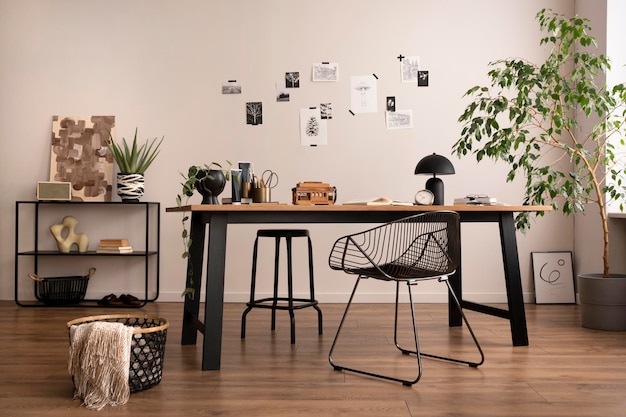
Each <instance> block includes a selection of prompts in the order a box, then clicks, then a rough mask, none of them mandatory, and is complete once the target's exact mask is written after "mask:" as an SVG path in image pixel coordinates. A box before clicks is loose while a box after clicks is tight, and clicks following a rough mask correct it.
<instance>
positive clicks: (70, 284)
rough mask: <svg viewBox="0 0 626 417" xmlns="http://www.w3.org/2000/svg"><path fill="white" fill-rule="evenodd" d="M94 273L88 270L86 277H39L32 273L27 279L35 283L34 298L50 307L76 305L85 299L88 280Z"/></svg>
mask: <svg viewBox="0 0 626 417" xmlns="http://www.w3.org/2000/svg"><path fill="white" fill-rule="evenodd" d="M95 272H96V268H90V269H89V272H88V273H87V275H84V276H72V277H48V278H44V277H40V276H39V275H37V274H34V273H32V272H30V273H28V277H29V278H30V279H32V280H33V281H35V297H36V298H37V300H39V301H43V302H44V303H46V304H50V305H67V304H77V303H80V302H81V301H83V300H84V299H85V293H86V292H87V285H88V284H89V278H91V276H92V275H93V274H94V273H95Z"/></svg>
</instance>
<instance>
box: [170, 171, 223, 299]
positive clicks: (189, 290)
mask: <svg viewBox="0 0 626 417" xmlns="http://www.w3.org/2000/svg"><path fill="white" fill-rule="evenodd" d="M226 162H227V163H228V168H223V167H222V165H221V164H220V163H217V162H211V163H210V164H208V165H206V164H205V165H203V166H199V165H192V166H190V167H189V169H188V170H187V174H186V175H185V174H183V173H182V172H181V173H180V175H181V176H182V177H183V179H184V180H185V181H184V182H182V183H181V185H182V190H181V193H180V194H178V195H177V196H176V205H177V206H178V207H183V206H186V205H187V204H188V202H189V198H191V197H192V196H193V194H194V191H196V190H197V191H198V192H199V193H200V194H202V196H203V198H202V204H219V202H218V201H217V196H218V195H219V194H220V193H221V192H222V191H223V190H224V187H225V185H226V182H227V181H228V180H229V179H230V167H231V166H232V163H231V162H230V161H228V160H227V161H226ZM208 182H210V183H212V185H211V186H206V184H207V183H208ZM188 220H189V215H188V214H187V213H186V212H183V219H182V224H183V232H182V238H183V248H184V249H183V254H182V257H183V259H187V262H188V266H189V267H188V268H187V283H186V287H185V290H184V291H183V293H182V296H188V297H189V298H191V299H193V298H194V296H195V294H194V289H193V268H191V254H190V253H189V248H190V247H191V235H190V233H189V229H188V228H187V221H188Z"/></svg>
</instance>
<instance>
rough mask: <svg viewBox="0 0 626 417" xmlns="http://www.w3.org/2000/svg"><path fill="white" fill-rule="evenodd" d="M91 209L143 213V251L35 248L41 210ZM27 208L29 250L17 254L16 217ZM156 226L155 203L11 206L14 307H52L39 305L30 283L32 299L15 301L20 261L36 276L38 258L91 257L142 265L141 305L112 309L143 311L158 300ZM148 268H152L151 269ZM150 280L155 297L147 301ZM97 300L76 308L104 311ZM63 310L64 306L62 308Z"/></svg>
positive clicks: (158, 214)
mask: <svg viewBox="0 0 626 417" xmlns="http://www.w3.org/2000/svg"><path fill="white" fill-rule="evenodd" d="M63 205H65V206H68V207H69V206H71V207H77V206H91V207H93V208H96V209H100V210H106V209H107V208H113V207H114V206H116V207H117V206H123V208H124V209H125V210H143V211H144V213H145V226H144V227H145V229H144V231H145V233H144V235H145V241H144V246H143V248H144V249H145V250H135V251H133V252H131V253H120V254H116V253H105V254H103V253H97V252H96V251H88V252H83V253H80V252H75V251H71V252H69V253H62V252H60V251H58V250H42V249H40V248H39V238H40V236H39V234H40V230H39V227H40V226H39V222H40V215H41V213H42V211H43V210H45V207H48V206H57V207H60V206H63ZM27 208H30V210H29V213H31V212H32V213H33V214H32V216H33V227H34V236H33V237H32V246H33V247H32V248H29V249H28V250H20V245H21V242H20V235H21V232H20V221H21V220H20V215H21V214H23V213H22V212H23V211H26V210H27ZM160 222H161V205H160V203H157V202H142V201H139V202H132V203H126V202H75V201H16V202H15V286H14V287H15V303H16V304H17V305H19V306H22V307H52V306H54V305H51V304H47V303H45V302H44V301H42V300H41V299H40V298H39V297H38V295H37V291H35V285H36V283H35V282H33V295H34V298H33V299H31V300H20V299H19V281H20V276H23V275H26V273H24V272H23V271H20V263H21V262H20V259H22V258H30V259H31V260H32V265H33V269H32V271H29V272H33V273H34V274H37V275H39V270H40V260H41V259H42V258H52V257H58V258H66V259H68V258H72V257H91V258H94V259H96V260H97V258H103V259H104V258H111V257H119V258H133V259H137V262H141V261H143V262H144V270H145V276H144V284H145V285H144V297H143V299H142V300H141V304H140V305H137V306H128V305H115V306H112V307H143V306H144V305H145V304H146V303H148V302H151V301H155V300H156V299H157V298H158V297H159V279H160V277H159V269H160V267H159V265H160V246H161V243H160V241H161V239H160ZM151 264H152V267H151ZM151 277H154V280H155V286H156V288H155V295H154V296H153V297H149V296H148V293H149V289H150V288H149V284H150V278H151ZM97 301H98V300H95V299H85V300H83V301H81V302H80V303H79V304H77V305H80V306H87V307H90V306H94V307H96V306H97V307H106V306H102V305H99V304H97ZM65 306H67V305H65Z"/></svg>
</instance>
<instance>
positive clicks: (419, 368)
mask: <svg viewBox="0 0 626 417" xmlns="http://www.w3.org/2000/svg"><path fill="white" fill-rule="evenodd" d="M364 278H367V277H361V276H359V277H358V278H357V281H356V283H355V284H354V288H353V289H352V294H351V295H350V299H349V300H348V305H347V306H346V309H345V311H344V313H343V316H342V317H341V322H340V323H339V328H338V329H337V334H336V335H335V339H334V340H333V344H332V346H331V347H330V352H329V353H328V361H329V362H330V364H331V365H332V367H333V368H334V369H335V370H336V371H349V372H354V373H357V374H361V375H367V376H371V377H375V378H381V379H386V380H388V381H394V382H401V383H402V384H403V385H405V386H411V385H413V384H415V383H416V382H417V381H419V379H420V378H421V376H422V360H421V357H420V355H419V354H418V355H417V371H418V374H417V377H416V378H415V379H413V380H407V379H402V378H396V377H393V376H389V375H382V374H377V373H374V372H369V371H365V370H361V369H355V368H349V367H347V366H343V365H339V364H337V363H336V362H335V361H334V360H333V357H332V356H333V352H334V350H335V346H336V345H337V340H338V339H339V334H340V333H341V330H342V328H343V324H344V322H345V319H346V316H347V315H348V310H350V306H351V305H352V300H353V299H354V294H355V293H356V290H357V288H358V286H359V283H360V282H361V279H364ZM396 298H397V294H396ZM409 298H410V301H411V314H412V317H413V329H414V330H415V331H414V333H413V335H414V340H415V351H416V352H418V351H419V344H418V339H417V327H416V322H415V312H414V309H413V298H412V295H411V292H410V288H409Z"/></svg>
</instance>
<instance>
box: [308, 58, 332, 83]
mask: <svg viewBox="0 0 626 417" xmlns="http://www.w3.org/2000/svg"><path fill="white" fill-rule="evenodd" d="M311 79H312V80H313V82H337V81H339V64H337V63H336V62H321V63H319V64H313V69H312V71H311Z"/></svg>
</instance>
